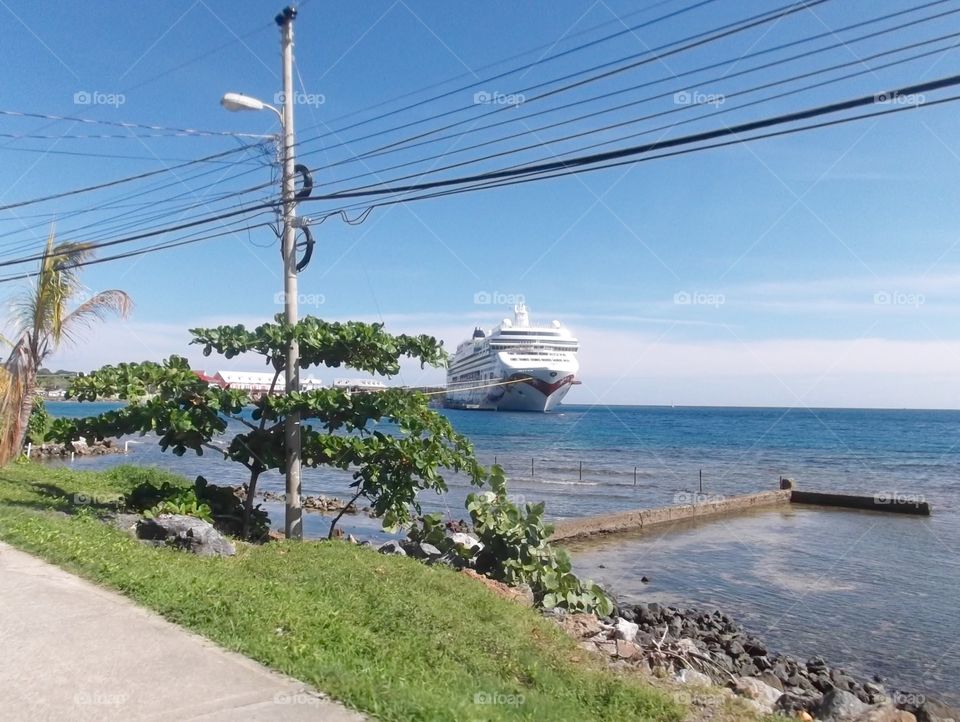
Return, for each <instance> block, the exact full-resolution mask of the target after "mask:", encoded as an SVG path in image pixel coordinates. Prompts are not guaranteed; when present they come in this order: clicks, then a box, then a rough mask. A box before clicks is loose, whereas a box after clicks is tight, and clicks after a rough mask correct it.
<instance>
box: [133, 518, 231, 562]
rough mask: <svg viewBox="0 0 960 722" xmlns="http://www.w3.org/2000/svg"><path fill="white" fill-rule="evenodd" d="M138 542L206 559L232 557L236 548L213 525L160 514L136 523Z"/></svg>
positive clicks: (201, 520)
mask: <svg viewBox="0 0 960 722" xmlns="http://www.w3.org/2000/svg"><path fill="white" fill-rule="evenodd" d="M137 538H138V539H143V540H144V541H148V542H154V543H160V544H165V545H168V546H173V547H176V548H177V549H184V550H186V551H189V552H192V553H193V554H198V555H199V556H204V557H213V556H218V557H231V556H233V555H234V554H236V553H237V550H236V548H234V546H233V544H231V543H230V541H229V540H227V538H226V537H225V536H223V534H221V533H220V532H218V531H217V530H216V529H214V528H213V524H211V523H210V522H206V521H204V520H203V519H198V518H197V517H195V516H185V515H183V514H160V515H159V516H157V517H155V518H153V519H141V520H140V521H138V522H137Z"/></svg>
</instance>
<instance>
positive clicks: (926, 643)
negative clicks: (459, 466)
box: [47, 402, 960, 702]
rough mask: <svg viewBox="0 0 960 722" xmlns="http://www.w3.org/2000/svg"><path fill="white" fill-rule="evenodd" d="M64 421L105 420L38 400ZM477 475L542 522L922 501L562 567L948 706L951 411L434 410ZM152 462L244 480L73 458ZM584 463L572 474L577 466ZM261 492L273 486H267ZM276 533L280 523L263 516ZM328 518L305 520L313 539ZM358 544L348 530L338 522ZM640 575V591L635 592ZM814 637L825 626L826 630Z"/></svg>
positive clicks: (442, 501) (237, 472)
mask: <svg viewBox="0 0 960 722" xmlns="http://www.w3.org/2000/svg"><path fill="white" fill-rule="evenodd" d="M47 407H48V409H49V410H50V411H51V413H54V414H60V415H64V416H74V415H79V414H83V413H90V412H96V411H100V410H103V409H106V408H112V407H113V406H112V405H103V404H85V405H80V404H73V403H69V402H68V403H48V404H47ZM443 413H445V414H446V415H447V416H448V417H449V418H450V420H451V422H452V423H453V425H454V426H455V427H456V428H457V430H458V431H460V432H461V433H463V434H465V435H467V436H468V437H469V438H470V439H471V440H472V441H473V443H474V445H475V446H476V449H477V453H478V456H479V457H480V459H481V461H483V462H485V463H493V462H494V460H496V461H497V462H499V463H500V464H501V465H503V466H504V467H505V469H506V471H507V474H508V476H509V478H510V482H511V483H510V486H511V491H512V493H513V494H514V495H515V496H516V497H517V499H518V500H520V501H540V500H544V501H546V503H547V511H548V514H549V515H551V516H553V517H556V518H564V517H575V516H587V515H593V514H599V513H604V512H615V511H622V510H627V509H634V508H641V507H652V506H660V505H665V504H672V503H675V502H676V501H677V499H678V495H681V496H680V498H682V495H683V494H685V493H692V492H697V491H698V490H699V488H700V487H699V484H700V472H701V471H702V474H703V477H702V478H703V491H704V493H708V494H719V495H730V494H738V493H746V492H752V491H760V490H765V489H772V488H776V487H777V482H778V478H779V477H780V476H781V475H782V476H788V477H791V478H793V479H795V480H797V482H798V484H799V485H800V486H801V487H802V488H806V489H812V490H827V489H830V490H845V491H850V492H860V493H869V494H874V493H878V492H883V493H887V494H898V495H908V494H909V495H914V496H922V497H923V498H925V499H926V500H927V501H929V502H930V503H931V504H932V506H933V508H934V513H933V516H931V517H929V518H913V517H905V516H900V515H894V514H878V513H868V512H849V511H836V510H820V509H810V508H789V509H786V510H778V511H768V512H760V513H755V514H750V515H746V516H740V517H732V518H725V519H723V520H719V521H714V522H707V523H703V524H700V525H697V526H696V527H690V526H681V527H678V528H677V529H672V530H669V531H666V530H662V529H660V530H658V531H657V532H656V533H654V534H644V535H633V536H630V537H617V538H615V539H607V540H603V541H600V542H591V543H586V544H578V545H576V546H574V547H572V549H571V551H572V553H573V557H574V562H575V565H576V567H577V569H578V571H579V572H580V573H582V574H584V575H585V576H589V577H592V578H594V579H597V580H599V581H602V582H603V583H605V584H608V585H610V586H611V587H612V588H613V589H615V590H616V591H617V592H618V594H619V595H621V596H623V597H627V598H636V599H641V598H642V599H647V600H653V599H656V600H660V601H666V602H668V603H675V604H689V605H696V606H704V605H706V606H709V605H716V606H719V607H721V608H723V609H725V610H727V611H730V612H732V613H733V614H735V615H736V616H738V617H739V618H740V619H741V620H742V621H743V622H744V623H745V624H746V625H747V626H748V627H749V628H751V629H752V630H754V631H756V632H759V633H761V634H763V636H764V637H765V638H767V639H768V640H769V641H770V643H771V644H773V645H774V647H775V648H778V649H780V650H782V651H785V652H789V653H791V654H795V655H798V656H810V655H813V654H823V655H824V656H826V657H827V658H828V659H829V660H831V661H832V662H833V663H836V664H840V665H846V666H847V667H848V668H849V669H851V670H854V671H858V672H860V673H873V672H880V673H881V674H883V675H884V676H885V677H887V678H888V679H889V680H890V682H891V683H894V684H898V685H900V686H902V687H905V688H909V689H911V690H914V691H921V692H926V693H931V694H939V695H940V696H944V697H947V698H948V699H951V700H952V701H954V702H960V637H958V631H960V624H958V619H960V617H958V614H957V602H956V600H957V599H960V554H958V552H960V523H958V522H960V513H958V507H960V505H958V503H957V502H958V499H960V494H958V491H957V490H958V481H960V478H958V469H960V412H956V411H908V410H904V411H900V410H889V411H887V410H857V409H813V410H806V409H789V410H788V409H735V408H663V407H612V408H610V407H583V406H565V407H563V408H562V410H561V411H560V412H557V413H552V414H521V413H493V412H476V411H453V410H450V411H444V412H443ZM123 462H131V463H137V464H156V465H160V466H164V467H166V468H169V469H172V470H175V471H179V472H181V473H184V474H185V475H188V476H191V477H192V476H195V475H196V474H203V475H204V476H206V477H207V478H208V479H210V480H211V481H213V482H215V483H216V482H219V483H241V482H242V481H244V480H245V479H244V474H243V473H242V472H243V470H242V469H240V468H236V469H234V468H232V467H233V466H235V465H231V464H227V463H225V462H223V461H222V460H219V459H217V458H215V457H213V456H212V455H211V454H209V453H207V454H205V455H204V456H203V457H199V458H197V457H183V458H177V457H174V456H172V455H169V454H161V453H160V452H159V449H158V448H157V447H156V445H155V443H151V442H150V441H149V439H144V440H143V443H141V444H138V445H134V446H132V447H131V453H130V454H129V456H127V457H124V456H115V457H97V458H94V459H83V460H78V461H77V462H75V465H76V466H77V467H78V468H101V467H103V466H106V465H110V464H116V463H123ZM581 465H582V471H581ZM349 481H350V477H349V475H348V474H344V473H342V472H334V471H315V470H305V472H304V491H305V493H308V494H328V495H331V494H332V495H338V496H341V497H342V496H346V495H347V493H348V484H349ZM450 487H451V491H450V494H449V495H447V496H446V497H442V498H441V497H436V496H434V495H430V496H427V497H424V499H423V503H424V506H425V507H426V508H427V509H431V510H434V509H435V510H440V511H444V512H445V513H447V514H448V515H450V516H451V517H455V518H460V517H462V516H464V513H463V499H464V497H465V495H466V493H467V492H468V491H469V487H468V485H467V484H466V483H465V482H464V481H463V480H460V479H457V478H452V479H450ZM261 488H262V489H271V490H275V491H281V490H282V480H281V479H280V478H279V477H278V476H277V475H268V476H266V477H264V478H263V480H262V482H261ZM267 508H268V510H269V511H271V515H272V517H273V519H274V522H275V523H278V524H279V523H282V510H281V509H280V508H278V507H269V506H268V507H267ZM328 524H329V521H328V520H327V519H325V518H324V517H322V516H319V515H307V517H306V530H307V533H308V534H311V535H317V536H319V535H321V534H324V533H325V532H326V529H327V526H328ZM347 528H348V529H350V528H352V529H354V530H357V531H361V532H362V533H365V534H368V535H369V534H370V533H372V532H373V531H374V529H373V527H372V526H371V522H369V521H367V520H365V519H364V518H356V519H354V520H351V522H350V524H349V525H348V527H347ZM643 575H646V576H648V577H649V578H650V579H651V582H650V583H649V584H642V583H641V582H640V581H639V579H640V577H641V576H643ZM824 625H827V627H828V628H827V629H826V630H825V629H824Z"/></svg>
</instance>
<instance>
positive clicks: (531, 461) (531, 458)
mask: <svg viewBox="0 0 960 722" xmlns="http://www.w3.org/2000/svg"><path fill="white" fill-rule="evenodd" d="M530 478H531V479H532V478H534V477H533V457H532V456H531V457H530Z"/></svg>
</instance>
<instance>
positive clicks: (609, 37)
mask: <svg viewBox="0 0 960 722" xmlns="http://www.w3.org/2000/svg"><path fill="white" fill-rule="evenodd" d="M715 1H716V0H699V2H696V3H694V4H693V5H689V6H687V7H684V8H681V9H679V10H675V11H673V12H670V13H667V14H666V15H660V16H658V17H656V18H653V19H652V20H647V21H645V22H643V23H640V24H638V25H634V26H631V27H628V28H626V29H623V30H620V31H617V32H615V33H613V34H611V35H606V36H604V37H602V38H599V39H596V40H592V41H590V42H587V43H583V44H581V45H578V46H576V47H574V48H569V49H567V50H564V51H563V52H561V53H556V54H554V55H549V56H547V57H545V58H541V59H539V60H537V61H535V62H533V63H527V64H525V65H521V66H519V67H515V68H511V69H510V70H506V71H504V72H501V73H498V74H496V75H491V76H488V77H486V78H483V79H482V80H476V81H474V82H471V83H469V84H467V85H463V86H461V87H459V88H454V89H453V90H448V91H446V92H443V93H440V94H438V95H434V96H432V97H430V98H427V99H425V100H422V101H418V102H416V103H410V104H409V105H405V106H403V107H402V108H397V109H396V110H392V111H390V112H388V113H381V114H380V115H377V116H374V117H372V118H367V119H366V120H362V121H358V122H356V123H351V124H350V125H347V126H344V127H343V128H338V129H337V130H335V131H330V132H328V133H324V134H322V135H320V136H318V138H324V137H326V136H329V135H332V134H335V133H342V132H343V131H345V130H352V129H353V128H359V127H360V126H363V125H367V124H368V123H373V122H376V121H378V120H382V119H383V118H387V117H389V116H391V115H396V114H398V113H402V112H404V111H406V110H410V109H412V108H418V107H420V106H422V105H424V104H426V103H432V102H434V101H437V100H442V99H443V98H448V97H450V96H451V95H456V94H457V93H462V92H464V91H466V90H469V89H470V88H475V87H476V86H478V85H482V84H483V83H491V82H493V81H495V80H500V79H501V78H505V77H507V76H509V75H513V74H514V73H519V72H522V71H524V70H530V69H531V68H534V67H537V66H539V65H544V64H546V63H548V62H551V61H553V60H556V59H557V58H561V57H565V56H567V55H570V54H572V53H576V52H579V51H581V50H585V49H587V48H591V47H593V46H595V45H598V44H600V43H603V42H606V41H608V40H612V39H614V38H618V37H621V36H622V35H625V34H627V33H632V32H636V31H637V30H641V29H643V28H646V27H650V26H652V25H656V24H657V23H660V22H662V21H664V20H669V19H670V18H674V17H677V16H679V15H682V14H684V13H688V12H690V11H692V10H696V9H698V8H700V7H702V6H704V5H709V4H710V3H712V2H715ZM817 1H820V0H817ZM344 117H345V116H344ZM320 127H322V126H321V125H314V126H308V127H307V128H304V129H303V130H312V129H314V128H320Z"/></svg>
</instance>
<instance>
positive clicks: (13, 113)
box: [0, 110, 273, 139]
mask: <svg viewBox="0 0 960 722" xmlns="http://www.w3.org/2000/svg"><path fill="white" fill-rule="evenodd" d="M0 115H5V116H8V117H14V118H39V119H41V120H57V121H68V122H71V123H80V124H85V125H106V126H110V127H112V128H124V129H127V130H153V131H158V132H167V133H174V134H177V135H191V136H198V137H212V136H224V137H228V138H261V139H263V138H272V137H273V136H270V135H262V134H258V133H239V132H235V131H230V130H198V129H196V128H171V127H168V126H164V125H152V124H145V123H128V122H123V121H117V120H99V119H95V118H79V117H75V116H69V115H51V114H48V113H28V112H26V111H20V110H0ZM3 137H14V136H9V135H6V134H4V135H3ZM23 137H33V136H23ZM40 137H47V136H40ZM53 137H58V136H53ZM64 137H69V136H64ZM81 137H84V136H81ZM89 137H91V138H96V137H105V138H129V137H158V136H130V135H120V136H115V135H111V136H89ZM160 137H163V136H160Z"/></svg>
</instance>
